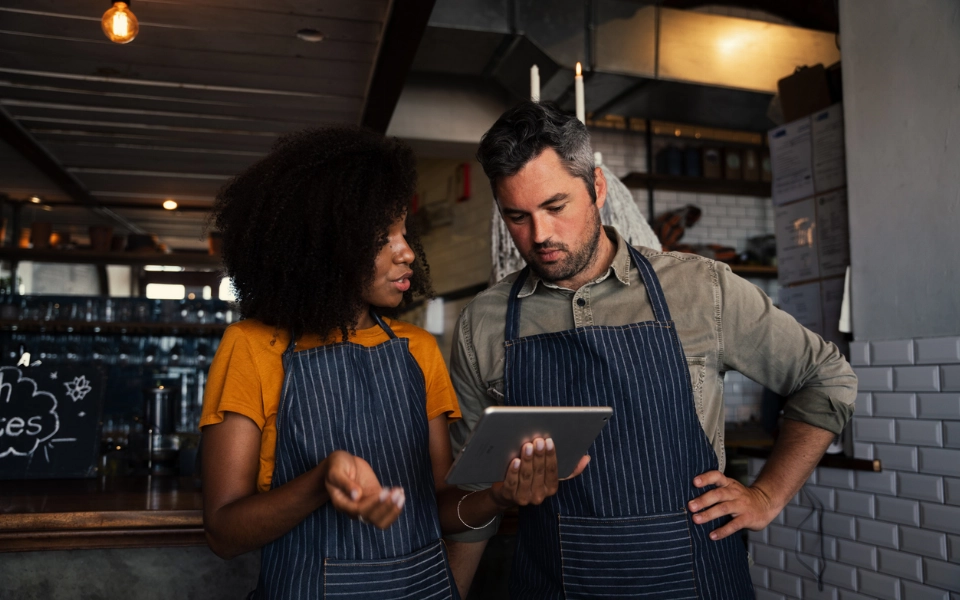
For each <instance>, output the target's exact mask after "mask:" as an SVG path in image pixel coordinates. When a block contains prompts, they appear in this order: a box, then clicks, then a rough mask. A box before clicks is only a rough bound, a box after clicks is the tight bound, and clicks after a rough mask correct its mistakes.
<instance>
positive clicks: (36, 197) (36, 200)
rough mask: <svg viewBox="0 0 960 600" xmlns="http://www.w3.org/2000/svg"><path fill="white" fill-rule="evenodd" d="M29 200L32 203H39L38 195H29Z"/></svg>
mask: <svg viewBox="0 0 960 600" xmlns="http://www.w3.org/2000/svg"><path fill="white" fill-rule="evenodd" d="M30 202H33V203H34V204H40V197H39V196H31V197H30Z"/></svg>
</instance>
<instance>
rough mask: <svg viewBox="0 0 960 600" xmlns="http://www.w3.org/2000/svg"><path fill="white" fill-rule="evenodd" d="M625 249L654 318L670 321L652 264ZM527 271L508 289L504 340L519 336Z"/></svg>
mask: <svg viewBox="0 0 960 600" xmlns="http://www.w3.org/2000/svg"><path fill="white" fill-rule="evenodd" d="M627 250H629V251H630V257H631V258H632V259H633V263H634V264H635V265H636V266H637V270H638V271H639V272H640V281H641V282H642V283H643V285H644V287H646V288H647V296H649V297H650V306H651V307H652V308H653V317H654V319H655V320H657V321H659V322H666V321H672V320H673V319H672V318H671V317H670V309H669V308H668V307H667V300H666V298H665V297H664V295H663V288H662V287H660V279H659V278H658V277H657V274H656V273H655V272H654V271H653V265H651V264H650V261H649V260H647V258H646V257H645V256H644V255H642V254H640V252H639V251H638V250H637V249H636V248H634V247H633V246H631V245H629V244H627ZM529 273H530V267H529V266H527V267H524V268H523V270H522V271H520V275H518V276H517V280H516V281H515V282H514V283H513V287H512V288H511V289H510V296H509V297H508V298H507V326H506V331H505V338H504V339H506V340H515V339H517V338H519V337H520V298H518V296H519V295H520V290H522V289H523V285H524V284H525V283H526V282H527V277H528V276H529Z"/></svg>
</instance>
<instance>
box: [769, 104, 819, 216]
mask: <svg viewBox="0 0 960 600" xmlns="http://www.w3.org/2000/svg"><path fill="white" fill-rule="evenodd" d="M768 137H769V140H770V162H771V165H772V169H773V186H772V187H773V203H774V204H775V205H777V206H779V205H782V204H786V203H787V202H793V201H794V200H800V199H801V198H807V197H809V196H812V195H813V194H814V187H813V152H812V149H811V145H812V143H813V125H812V123H811V121H810V117H806V118H803V119H800V120H799V121H794V122H793V123H787V124H786V125H784V126H782V127H778V128H776V129H773V130H771V131H770V133H769V134H768Z"/></svg>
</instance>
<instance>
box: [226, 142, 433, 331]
mask: <svg viewBox="0 0 960 600" xmlns="http://www.w3.org/2000/svg"><path fill="white" fill-rule="evenodd" d="M416 178H417V175H416V160H415V158H414V155H413V151H412V150H411V149H410V148H409V147H408V146H406V145H405V144H403V143H402V142H400V141H398V140H396V139H390V138H385V137H383V136H381V135H379V134H376V133H373V132H371V131H367V130H363V129H360V128H356V127H327V128H323V129H309V130H305V131H300V132H297V133H292V134H288V135H284V136H283V137H281V138H280V139H279V140H277V142H276V144H275V145H274V147H273V149H272V151H271V152H270V154H268V155H267V156H266V157H264V158H263V159H261V160H260V161H258V162H257V163H255V164H254V165H252V166H250V167H249V168H247V169H246V170H245V171H244V172H242V173H240V174H239V175H237V176H236V177H235V178H234V179H233V180H231V181H230V182H229V183H228V184H227V185H226V186H225V187H224V188H223V189H222V190H221V191H220V193H219V194H218V195H217V199H216V203H215V204H214V208H213V215H212V217H211V219H212V221H213V223H214V224H215V225H216V228H217V229H218V230H219V232H220V234H221V235H222V238H223V261H224V265H225V267H226V271H227V274H228V275H229V276H230V277H232V278H233V287H234V290H235V291H236V296H237V301H238V303H239V308H240V313H241V315H242V316H243V318H254V319H257V320H259V321H261V322H263V323H266V324H267V325H273V326H275V327H277V328H278V329H283V330H287V331H291V332H293V333H294V335H298V336H299V335H302V334H304V333H314V334H319V335H324V336H325V335H330V334H334V333H335V332H336V331H337V330H339V332H340V333H341V334H342V336H343V337H344V339H345V338H346V336H347V332H348V330H350V329H353V328H355V327H356V323H357V319H358V317H359V316H360V311H361V310H362V307H363V300H362V294H363V291H364V290H365V289H366V287H367V286H368V285H369V284H370V282H371V281H372V280H373V276H374V261H375V258H376V256H377V253H378V252H379V251H380V249H381V248H382V247H383V245H384V244H385V243H386V242H387V231H388V229H389V227H390V225H391V224H392V223H394V222H395V221H396V220H397V219H400V218H403V217H404V215H405V214H406V211H407V207H408V205H409V203H410V200H411V199H412V198H413V194H414V190H415V187H416ZM407 242H408V244H409V245H410V247H411V249H413V251H414V253H415V255H416V260H415V262H414V264H413V265H411V269H412V270H413V272H414V275H413V277H412V279H411V286H410V289H409V290H408V291H407V292H406V293H404V300H403V303H402V304H401V305H400V307H398V308H403V307H404V306H406V305H408V304H409V303H410V302H411V300H412V299H413V298H414V297H415V296H426V297H429V296H430V295H431V292H432V290H431V288H430V281H429V268H428V267H427V263H426V260H425V258H424V254H423V247H422V245H421V244H420V240H419V238H418V236H417V234H416V232H414V231H412V230H410V229H409V228H408V232H407ZM380 312H387V313H388V314H396V311H391V310H388V309H387V310H382V311H380Z"/></svg>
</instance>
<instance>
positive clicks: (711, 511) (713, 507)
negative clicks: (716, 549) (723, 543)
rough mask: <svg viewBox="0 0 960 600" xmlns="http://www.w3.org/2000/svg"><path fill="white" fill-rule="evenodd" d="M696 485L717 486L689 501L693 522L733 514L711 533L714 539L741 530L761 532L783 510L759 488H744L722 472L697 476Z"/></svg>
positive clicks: (719, 538)
mask: <svg viewBox="0 0 960 600" xmlns="http://www.w3.org/2000/svg"><path fill="white" fill-rule="evenodd" d="M693 485H695V486H696V487H698V488H702V487H706V486H708V485H715V486H717V487H716V488H715V489H712V490H710V491H709V492H706V493H705V494H703V495H701V496H699V497H698V498H695V499H693V500H691V501H690V502H688V503H687V508H688V509H689V510H690V512H692V513H695V514H694V515H693V522H694V523H707V522H709V521H712V520H714V519H718V518H720V517H722V516H724V515H731V516H732V517H733V519H732V520H731V521H730V522H729V523H727V524H726V525H724V526H723V527H721V528H719V529H715V530H714V531H713V532H711V533H710V539H712V540H722V539H723V538H725V537H727V536H728V535H730V534H732V533H734V532H737V531H740V530H741V529H750V530H752V531H759V530H761V529H763V528H764V527H766V526H767V525H768V524H769V523H770V521H773V519H774V518H776V516H777V515H778V514H780V511H781V510H782V509H783V507H782V506H776V505H775V503H774V502H773V501H772V500H771V498H770V496H768V495H767V494H766V493H765V492H764V491H763V490H761V489H760V488H756V487H753V486H751V487H745V486H744V485H743V484H742V483H740V482H739V481H737V480H736V479H731V478H729V477H726V476H724V474H723V473H721V472H720V471H708V472H706V473H704V474H702V475H698V476H696V477H695V478H694V479H693Z"/></svg>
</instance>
